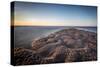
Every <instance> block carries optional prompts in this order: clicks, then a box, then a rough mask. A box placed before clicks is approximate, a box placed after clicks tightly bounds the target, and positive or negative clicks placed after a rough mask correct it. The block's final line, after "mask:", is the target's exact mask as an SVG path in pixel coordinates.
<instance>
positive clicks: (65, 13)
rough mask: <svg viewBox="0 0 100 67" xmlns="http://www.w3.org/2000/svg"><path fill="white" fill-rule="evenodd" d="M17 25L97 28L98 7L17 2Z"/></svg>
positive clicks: (15, 15)
mask: <svg viewBox="0 0 100 67" xmlns="http://www.w3.org/2000/svg"><path fill="white" fill-rule="evenodd" d="M14 9H15V12H14V19H15V20H14V21H15V25H30V26H96V25H97V8H96V6H80V5H67V4H66V5H65V4H64V5H62V4H60V5H58V4H48V3H47V4H46V3H45V4H43V3H27V2H15V8H14Z"/></svg>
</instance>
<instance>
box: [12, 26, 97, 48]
mask: <svg viewBox="0 0 100 67" xmlns="http://www.w3.org/2000/svg"><path fill="white" fill-rule="evenodd" d="M68 28H72V27H66V26H57V27H56V26H49V27H48V26H45V27H41V26H40V27H39V26H16V27H14V47H24V48H30V47H31V43H32V41H33V40H34V39H36V38H40V37H46V36H47V35H49V34H51V33H54V32H56V31H59V30H61V29H68ZM75 28H77V29H80V30H85V31H90V32H95V33H96V32H97V28H96V27H75Z"/></svg>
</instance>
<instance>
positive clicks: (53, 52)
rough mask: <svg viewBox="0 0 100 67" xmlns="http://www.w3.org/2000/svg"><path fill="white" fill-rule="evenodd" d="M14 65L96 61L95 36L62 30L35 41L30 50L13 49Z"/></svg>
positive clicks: (82, 32)
mask: <svg viewBox="0 0 100 67" xmlns="http://www.w3.org/2000/svg"><path fill="white" fill-rule="evenodd" d="M14 58H15V59H14V63H15V65H28V64H48V63H64V62H79V61H92V60H97V34H96V33H94V32H89V31H83V30H78V29H63V30H60V31H58V32H55V33H51V34H50V35H48V36H46V37H44V38H39V39H35V40H33V42H32V49H25V48H14Z"/></svg>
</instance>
